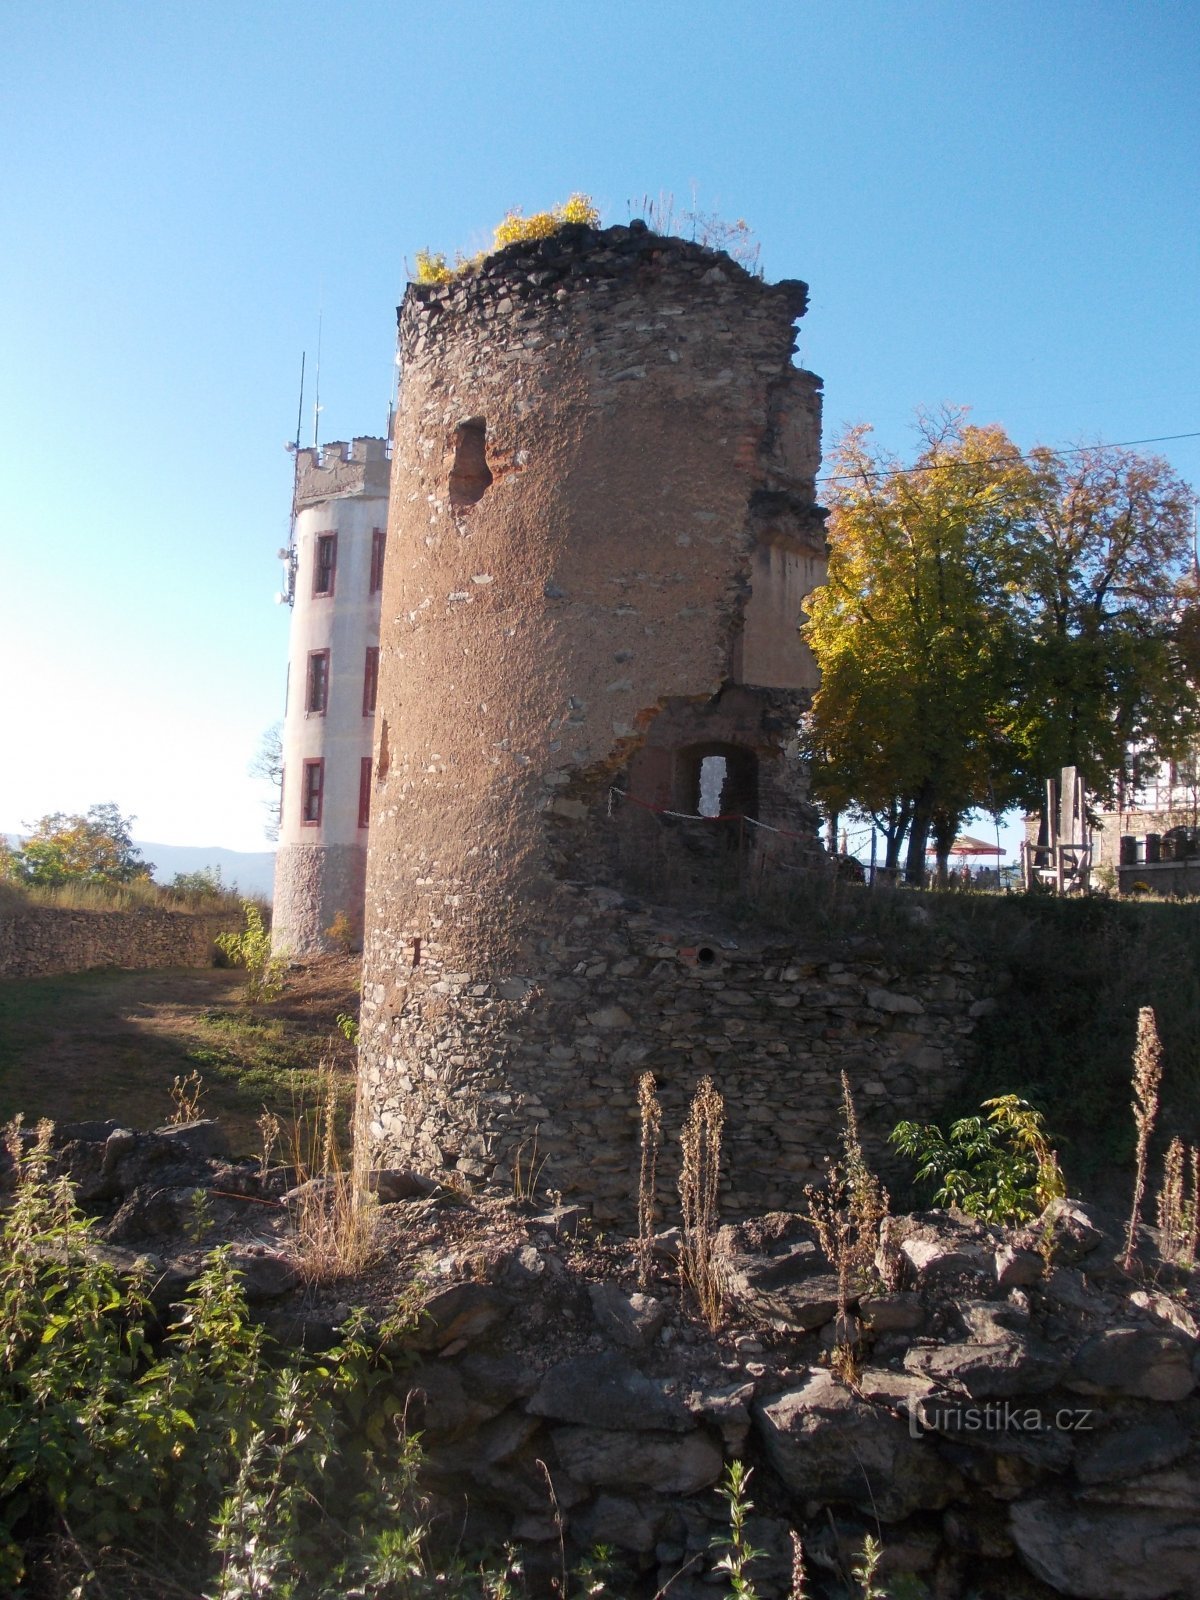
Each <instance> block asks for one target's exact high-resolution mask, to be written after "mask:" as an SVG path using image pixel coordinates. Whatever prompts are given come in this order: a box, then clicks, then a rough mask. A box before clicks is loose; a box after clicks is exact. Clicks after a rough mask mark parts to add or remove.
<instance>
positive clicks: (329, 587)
mask: <svg viewBox="0 0 1200 1600" xmlns="http://www.w3.org/2000/svg"><path fill="white" fill-rule="evenodd" d="M336 570H337V534H336V533H319V534H318V535H317V547H316V552H315V559H314V564H313V594H314V595H318V594H320V595H331V594H332V593H333V583H334V574H335V572H336Z"/></svg>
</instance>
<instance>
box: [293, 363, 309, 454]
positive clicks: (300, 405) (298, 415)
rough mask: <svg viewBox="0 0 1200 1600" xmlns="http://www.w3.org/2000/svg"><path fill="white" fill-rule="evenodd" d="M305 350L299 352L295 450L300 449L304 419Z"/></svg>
mask: <svg viewBox="0 0 1200 1600" xmlns="http://www.w3.org/2000/svg"><path fill="white" fill-rule="evenodd" d="M307 354H308V352H307V351H306V350H301V352H300V399H299V401H298V403H297V405H296V449H297V450H299V449H300V428H301V425H302V422H303V418H304V358H305V356H306V355H307Z"/></svg>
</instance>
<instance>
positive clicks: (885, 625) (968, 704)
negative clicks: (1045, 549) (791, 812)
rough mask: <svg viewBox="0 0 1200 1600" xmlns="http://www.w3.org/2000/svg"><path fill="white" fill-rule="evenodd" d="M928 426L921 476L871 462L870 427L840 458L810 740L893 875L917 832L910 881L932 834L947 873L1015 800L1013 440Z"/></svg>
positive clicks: (948, 416) (827, 781) (1020, 471)
mask: <svg viewBox="0 0 1200 1600" xmlns="http://www.w3.org/2000/svg"><path fill="white" fill-rule="evenodd" d="M919 425H920V429H921V437H922V445H923V448H922V450H921V452H920V454H919V455H918V457H917V460H916V463H915V465H914V466H913V467H912V468H911V469H905V468H902V467H901V465H900V463H899V462H898V461H897V460H896V459H895V458H894V457H891V456H886V455H884V454H882V453H880V452H878V451H873V450H872V447H871V442H870V429H869V428H867V427H858V428H852V429H851V430H850V432H849V433H848V434H847V435H846V436H845V438H844V439H843V440H842V441H841V443H840V445H839V446H838V447H837V449H836V451H835V455H834V459H833V471H832V473H831V477H830V481H831V483H832V484H833V486H834V488H835V493H834V495H833V496H832V500H833V505H832V515H831V518H830V522H829V530H828V534H829V545H830V558H829V577H828V582H827V583H826V584H825V585H824V586H823V587H822V588H820V589H818V590H817V591H816V592H815V594H814V595H813V596H812V597H811V599H810V601H809V603H808V606H807V611H808V617H809V621H808V625H807V627H806V629H805V636H806V638H807V640H808V642H809V644H810V645H811V647H812V650H813V652H814V654H815V656H816V658H817V661H818V663H819V665H820V668H821V688H820V690H819V692H818V694H817V696H816V699H815V701H814V703H813V708H812V715H811V719H810V723H809V730H808V731H809V739H810V745H811V750H812V754H813V758H814V787H815V789H816V792H817V794H818V796H819V797H820V798H822V799H824V800H825V801H826V803H827V804H828V805H830V806H831V807H832V808H833V809H835V810H845V809H849V810H854V811H857V812H859V813H860V814H863V815H865V816H868V817H870V818H872V819H873V820H874V821H875V822H877V823H878V824H879V825H880V826H881V827H882V828H883V830H884V834H885V837H886V839H887V842H888V854H887V864H888V865H889V866H893V867H894V866H895V865H897V863H898V860H899V851H900V845H901V842H902V840H903V838H904V837H905V836H906V835H907V838H908V857H907V863H906V876H907V877H908V879H909V881H911V882H920V881H921V879H922V877H923V874H924V867H925V851H926V846H927V843H928V841H929V840H930V838H932V839H933V841H934V844H935V846H936V849H937V857H938V867H939V872H940V873H941V875H942V876H943V877H944V875H945V870H946V860H947V855H948V852H949V849H950V846H951V844H952V843H953V842H954V837H955V834H956V833H957V831H958V828H959V825H960V823H961V821H962V819H963V818H964V817H965V816H966V815H967V814H968V813H969V812H970V811H971V810H973V809H975V808H978V807H980V806H985V805H989V806H993V805H997V804H1003V802H1004V801H1006V800H1007V799H1009V798H1010V793H1009V790H1010V784H1009V783H1008V781H1007V775H1008V774H1009V773H1010V772H1011V770H1012V767H1013V761H1012V756H1011V751H1010V749H1009V748H1008V740H1007V733H1006V728H1005V719H1004V717H1003V716H1002V715H1001V713H1000V708H1001V707H1002V705H1003V703H1004V699H1005V691H1006V688H1007V686H1008V684H1009V681H1010V679H1011V674H1012V666H1013V656H1014V644H1015V640H1014V635H1013V630H1012V626H1011V619H1010V615H1009V607H1008V604H1007V595H1008V593H1009V591H1010V589H1011V586H1012V585H1013V584H1014V583H1015V582H1016V571H1015V567H1014V554H1015V545H1014V539H1013V534H1014V530H1015V528H1016V527H1017V526H1018V525H1019V524H1020V523H1021V521H1022V520H1023V518H1024V516H1025V512H1026V507H1027V503H1028V497H1029V490H1030V474H1029V472H1028V470H1027V469H1026V467H1025V465H1024V463H1023V461H1022V459H1021V456H1020V452H1019V451H1018V450H1017V448H1016V446H1015V445H1014V444H1013V443H1012V442H1011V440H1009V438H1008V437H1007V435H1006V434H1005V433H1004V431H1003V429H1001V428H998V427H986V428H978V427H973V426H970V425H968V423H967V422H966V418H965V413H963V412H960V411H947V412H943V413H941V414H939V415H937V416H923V417H922V418H921V419H920V424H919Z"/></svg>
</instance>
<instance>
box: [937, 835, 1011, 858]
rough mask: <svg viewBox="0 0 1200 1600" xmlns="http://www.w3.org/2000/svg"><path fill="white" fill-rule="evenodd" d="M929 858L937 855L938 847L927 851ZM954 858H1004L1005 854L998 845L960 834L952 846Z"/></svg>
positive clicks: (951, 851)
mask: <svg viewBox="0 0 1200 1600" xmlns="http://www.w3.org/2000/svg"><path fill="white" fill-rule="evenodd" d="M925 854H926V855H927V856H934V855H936V854H937V846H936V845H932V844H931V845H930V846H929V849H928V850H926V852H925ZM950 854H951V855H952V856H1002V855H1004V854H1005V852H1004V851H1003V850H1002V849H1001V848H1000V846H999V845H998V844H988V843H987V842H986V841H985V840H983V839H973V838H972V837H971V835H970V834H969V833H960V834H959V836H958V838H957V839H955V841H954V843H953V844H952V845H951V846H950Z"/></svg>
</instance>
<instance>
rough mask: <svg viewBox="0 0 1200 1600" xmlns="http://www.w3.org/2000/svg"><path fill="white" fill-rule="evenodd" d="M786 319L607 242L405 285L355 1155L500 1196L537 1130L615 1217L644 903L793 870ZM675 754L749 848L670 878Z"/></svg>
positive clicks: (680, 264) (640, 984) (564, 244)
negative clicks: (492, 1185)
mask: <svg viewBox="0 0 1200 1600" xmlns="http://www.w3.org/2000/svg"><path fill="white" fill-rule="evenodd" d="M805 303H806V289H805V286H804V285H803V284H801V283H797V282H785V283H780V284H775V285H768V284H765V283H763V282H761V281H759V280H757V279H755V278H752V277H750V276H749V275H748V274H746V273H745V272H743V271H742V269H741V268H740V267H738V266H737V265H736V264H735V263H733V262H732V261H731V260H730V259H729V258H728V257H726V256H724V255H721V254H718V253H715V252H712V251H709V250H707V249H705V248H703V247H701V246H698V245H694V244H688V243H685V242H684V241H682V240H675V239H663V238H659V237H656V236H654V235H652V234H649V233H648V232H647V231H646V230H645V229H644V228H643V227H640V226H638V225H636V224H635V225H634V226H633V227H631V228H613V229H608V230H606V231H604V232H594V231H592V230H590V229H586V228H567V229H564V230H562V232H560V233H559V234H557V235H556V236H554V237H553V238H552V239H549V240H544V241H541V242H538V243H532V244H521V245H514V246H510V247H508V248H507V249H506V250H504V251H502V252H500V253H499V254H498V255H496V256H493V257H492V258H490V259H489V260H488V261H487V262H485V263H484V264H483V266H482V267H481V268H480V269H479V270H478V271H477V272H475V273H473V274H470V275H468V276H464V277H462V278H460V279H457V280H455V281H453V282H451V283H450V284H447V285H443V286H410V288H409V290H408V292H407V294H406V297H405V301H404V304H403V306H402V308H401V315H400V331H401V355H402V363H403V374H404V377H403V385H402V393H401V402H400V408H399V411H398V413H397V417H396V426H395V439H394V450H393V476H392V492H391V509H390V519H389V539H390V541H391V550H390V554H389V562H388V570H387V575H386V579H385V594H384V607H383V616H384V622H383V628H382V658H381V676H380V700H379V705H380V712H379V719H378V730H377V741H376V768H375V771H376V778H375V793H374V800H373V816H372V825H371V837H370V852H369V861H368V872H367V914H366V933H365V946H364V984H363V1006H362V1022H361V1034H360V1040H361V1063H362V1085H363V1091H364V1096H365V1102H366V1108H367V1111H368V1114H369V1119H370V1126H371V1138H372V1143H373V1146H374V1153H375V1155H376V1157H377V1158H380V1159H384V1160H403V1161H414V1162H416V1163H418V1164H420V1165H422V1166H424V1167H425V1168H427V1169H435V1168H440V1167H445V1166H450V1167H455V1168H457V1169H458V1170H459V1171H460V1172H464V1173H466V1174H468V1175H469V1176H470V1177H472V1178H475V1179H478V1180H481V1181H497V1182H504V1181H507V1180H508V1177H509V1175H510V1174H511V1171H512V1167H513V1163H514V1160H518V1161H519V1159H520V1157H519V1154H518V1152H519V1151H520V1150H521V1148H522V1147H524V1148H525V1149H526V1150H528V1149H529V1147H530V1142H531V1140H532V1138H533V1135H534V1133H535V1131H536V1132H537V1136H538V1140H539V1146H538V1160H543V1159H544V1160H545V1161H546V1167H545V1170H544V1172H543V1181H544V1182H545V1183H547V1184H548V1185H550V1186H551V1187H559V1188H562V1189H564V1190H565V1191H567V1192H574V1193H578V1194H581V1195H585V1196H586V1197H587V1198H588V1199H590V1200H592V1201H593V1202H597V1201H599V1202H603V1200H604V1197H605V1195H607V1194H609V1193H610V1192H613V1191H615V1189H616V1188H618V1187H619V1188H620V1189H621V1190H622V1191H623V1192H625V1193H627V1192H628V1178H627V1174H626V1170H625V1169H626V1168H627V1166H628V1164H629V1161H630V1159H631V1150H632V1127H633V1124H632V1122H631V1120H630V1117H631V1112H630V1108H631V1107H633V1106H635V1104H636V1094H635V1092H634V1086H635V1082H636V1077H637V1073H638V1071H639V1070H640V1069H641V1068H643V1067H644V1066H646V1065H653V1064H654V1063H655V1062H656V1061H658V1060H659V1055H658V1052H661V1050H662V1048H663V1045H664V1040H663V1037H662V1034H661V1031H660V1029H659V1021H660V1019H659V1018H658V1017H651V1016H650V1015H647V1014H646V1008H647V1006H649V1005H650V1004H651V1000H650V994H651V990H650V988H648V987H647V986H646V985H647V984H648V983H649V982H650V975H651V973H652V971H653V970H654V969H655V968H656V967H657V966H659V965H661V959H662V958H661V957H660V956H656V955H654V954H653V951H654V950H655V949H656V948H658V947H659V946H661V945H662V943H663V940H662V936H661V933H660V932H656V931H655V928H654V926H653V925H652V924H653V918H651V919H650V921H649V922H648V921H647V914H646V901H647V899H648V898H649V897H650V896H652V895H653V896H656V897H657V898H659V899H660V900H661V899H662V897H663V895H664V894H668V895H669V894H675V893H678V892H682V891H681V889H680V885H683V886H684V888H685V889H686V890H687V893H688V894H689V895H692V894H693V892H695V893H701V894H702V891H703V888H704V883H703V881H702V880H703V879H704V878H705V876H706V874H707V875H708V876H710V877H711V876H712V871H715V870H716V868H715V867H714V864H713V861H712V859H711V858H712V856H713V854H714V851H715V853H716V854H717V855H721V854H722V852H724V854H725V855H726V856H728V858H729V860H732V861H735V862H736V870H737V871H739V872H745V871H747V870H749V871H753V869H754V864H755V860H756V851H757V850H758V848H759V846H758V843H757V842H756V841H757V839H758V837H759V835H761V837H762V838H763V839H765V838H766V837H767V835H766V830H765V828H763V827H760V825H766V827H769V828H771V829H774V830H776V831H775V833H774V834H773V836H772V837H773V840H774V842H775V844H779V843H780V842H781V841H790V843H789V845H788V848H790V850H791V852H792V856H793V860H794V858H795V857H797V856H800V857H804V858H807V859H808V860H810V862H811V859H812V857H813V855H815V854H817V853H818V851H817V846H816V844H815V835H814V820H815V818H814V813H813V811H812V808H811V807H810V806H809V805H808V802H807V792H806V786H805V779H804V773H803V770H802V768H801V765H800V763H799V760H798V757H797V754H796V725H797V720H798V718H799V716H800V714H801V713H802V711H803V710H804V709H805V708H806V707H807V705H808V704H809V700H810V696H811V691H812V690H813V689H814V688H815V686H816V678H815V671H814V668H813V663H812V661H811V657H809V656H808V654H807V652H806V651H805V649H804V647H803V646H802V644H801V642H800V639H799V636H798V634H797V632H796V629H797V625H798V624H799V622H800V621H801V618H800V616H799V599H800V598H801V596H802V594H803V593H805V592H807V589H808V588H811V587H812V586H813V584H814V582H819V581H820V579H821V577H822V576H823V573H824V559H825V543H824V535H823V513H821V512H820V510H819V508H818V507H817V506H816V504H815V493H814V476H815V473H816V470H817V466H818V463H819V459H820V395H819V390H820V381H819V379H817V378H815V377H814V376H813V375H812V374H811V373H807V372H804V371H802V370H799V369H797V368H795V367H793V366H792V364H791V353H792V351H793V349H794V344H793V324H794V321H795V319H796V318H797V317H798V316H799V315H800V314H801V313H802V311H803V309H804V306H805ZM706 755H714V756H715V755H720V756H721V757H722V759H723V760H724V761H725V762H726V763H727V766H726V780H725V784H726V787H725V790H723V791H722V793H723V796H724V798H725V801H726V806H727V809H728V808H729V802H730V801H731V800H733V801H736V809H737V810H738V811H739V813H740V814H742V815H744V816H746V817H749V818H750V819H751V820H750V821H749V822H741V823H739V824H738V825H737V831H736V834H731V833H730V832H729V830H728V828H726V827H725V825H724V824H719V825H716V826H717V829H718V832H717V833H715V834H714V832H713V829H712V827H711V826H709V825H705V826H706V829H707V831H706V835H705V838H706V842H705V844H704V846H703V847H702V848H701V850H700V854H699V856H697V855H696V853H695V851H694V850H692V849H691V848H690V845H689V840H688V838H686V837H684V838H683V839H682V840H672V839H668V838H667V837H666V834H665V832H664V829H663V827H662V825H661V817H662V813H663V812H664V811H671V810H678V811H682V812H686V813H688V814H694V813H695V812H696V810H697V807H698V805H699V802H700V796H699V793H698V783H699V774H700V769H701V766H702V763H703V761H704V759H705V757H706ZM683 827H684V831H685V833H686V828H687V825H686V824H683ZM647 829H649V830H650V831H649V833H648V832H647ZM721 829H725V831H724V832H723V833H722V832H720V830H721ZM756 830H757V831H756ZM714 840H715V841H716V843H715V844H714V842H713V841H714ZM676 845H678V849H676ZM656 851H657V852H658V857H661V861H658V857H656V858H655V860H656V861H658V864H659V865H661V866H662V867H663V875H662V876H660V878H659V880H658V881H657V882H656V883H646V882H643V881H642V879H643V878H644V877H645V872H646V869H647V866H648V865H654V864H655V863H654V862H652V861H651V859H650V857H651V856H652V855H653V854H654V852H656ZM705 851H707V852H708V855H707V857H706V855H705ZM672 852H674V854H672ZM717 865H718V866H719V867H720V870H721V872H725V871H726V870H727V867H728V861H725V860H722V861H721V862H719V863H717ZM710 869H711V870H710ZM689 886H690V887H689ZM634 891H636V892H637V893H636V895H635V894H634ZM678 920H679V919H677V921H678ZM692 942H694V941H689V940H688V939H686V938H682V939H677V940H676V941H675V943H676V944H679V945H681V947H688V946H689V944H690V943H692ZM672 949H674V947H672ZM672 959H674V954H673V955H672ZM589 972H590V973H591V974H592V977H591V979H589V976H588V974H589ZM686 976H688V977H689V978H691V977H694V976H695V974H694V973H693V972H691V971H689V972H688V973H687V974H686ZM602 980H603V981H602ZM614 980H616V985H617V987H616V992H615V993H614V991H613V990H612V988H611V984H612V982H613V981H614ZM605 984H609V985H610V987H609V988H605ZM618 995H619V996H620V998H618V997H617V996H618ZM606 996H607V997H608V998H606ZM654 1003H655V1004H657V1002H654ZM589 1019H590V1020H589ZM581 1038H582V1039H583V1043H582V1044H581V1043H580V1040H581ZM697 1059H698V1058H697ZM672 1064H673V1065H674V1066H676V1067H678V1066H679V1065H680V1062H679V1059H678V1057H677V1056H675V1057H673V1058H672ZM684 1065H687V1063H684Z"/></svg>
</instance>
